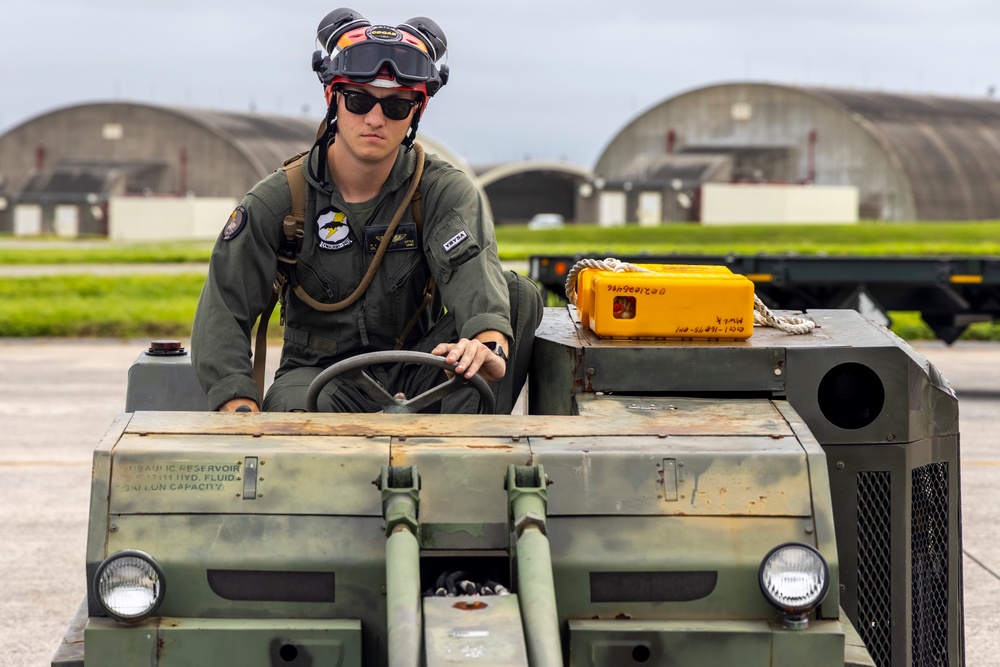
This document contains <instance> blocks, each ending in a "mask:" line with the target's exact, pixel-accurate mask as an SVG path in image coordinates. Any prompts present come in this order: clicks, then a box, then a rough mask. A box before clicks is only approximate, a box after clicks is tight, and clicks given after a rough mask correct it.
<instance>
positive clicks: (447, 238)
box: [427, 221, 482, 283]
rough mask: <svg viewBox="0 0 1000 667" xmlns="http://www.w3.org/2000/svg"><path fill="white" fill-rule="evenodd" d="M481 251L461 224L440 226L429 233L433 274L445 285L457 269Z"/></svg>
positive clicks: (474, 238) (429, 249) (429, 253)
mask: <svg viewBox="0 0 1000 667" xmlns="http://www.w3.org/2000/svg"><path fill="white" fill-rule="evenodd" d="M456 222H457V221H456ZM481 251H482V248H481V247H480V245H479V242H478V241H477V240H476V237H475V236H473V235H472V233H470V232H469V231H468V230H467V229H465V228H464V227H463V226H462V225H461V224H447V223H446V224H442V225H441V226H440V227H438V228H437V229H435V230H434V231H433V232H432V233H431V235H430V238H429V239H428V244H427V253H428V255H429V256H430V260H431V264H432V266H433V267H434V268H435V271H434V273H435V275H436V276H437V278H438V280H439V281H441V282H445V283H446V282H448V281H449V280H450V279H451V276H452V274H453V273H454V272H455V270H456V269H458V267H460V266H462V265H463V264H465V263H466V262H468V261H469V260H471V259H475V258H476V257H478V256H479V253H480V252H481Z"/></svg>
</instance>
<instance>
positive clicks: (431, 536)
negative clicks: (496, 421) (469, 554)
mask: <svg viewBox="0 0 1000 667" xmlns="http://www.w3.org/2000/svg"><path fill="white" fill-rule="evenodd" d="M530 462H531V452H530V450H529V448H528V440H527V438H519V439H517V440H515V439H512V438H473V437H457V436H456V437H450V438H405V439H400V440H394V441H393V443H392V465H394V466H414V465H415V466H416V467H417V472H418V473H419V475H420V484H421V492H420V541H421V546H422V547H423V548H425V549H459V548H465V549H470V548H471V549H506V548H507V547H508V543H509V530H508V527H507V516H508V514H509V509H508V504H507V491H506V490H505V489H504V480H505V477H506V474H507V468H508V466H510V465H519V466H520V465H529V464H530Z"/></svg>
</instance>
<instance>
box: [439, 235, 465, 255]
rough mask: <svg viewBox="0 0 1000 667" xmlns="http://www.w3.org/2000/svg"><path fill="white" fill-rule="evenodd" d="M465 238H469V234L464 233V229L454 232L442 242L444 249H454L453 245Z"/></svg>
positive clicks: (446, 250)
mask: <svg viewBox="0 0 1000 667" xmlns="http://www.w3.org/2000/svg"><path fill="white" fill-rule="evenodd" d="M467 238H469V235H468V234H466V233H465V230H462V231H460V232H459V233H458V234H455V235H454V236H452V237H451V238H450V239H448V240H447V241H445V242H444V251H445V252H451V251H452V250H454V249H455V246H457V245H458V244H459V243H461V242H462V241H464V240H465V239H467Z"/></svg>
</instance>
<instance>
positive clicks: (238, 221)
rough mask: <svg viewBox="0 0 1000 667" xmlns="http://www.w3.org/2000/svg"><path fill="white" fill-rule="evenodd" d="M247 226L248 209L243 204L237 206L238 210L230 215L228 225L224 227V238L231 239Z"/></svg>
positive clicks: (225, 239)
mask: <svg viewBox="0 0 1000 667" xmlns="http://www.w3.org/2000/svg"><path fill="white" fill-rule="evenodd" d="M246 226H247V210H246V209H245V208H243V207H242V206H237V207H236V210H235V211H233V213H232V215H230V216H229V221H228V222H227V223H226V226H225V227H224V228H223V229H222V240H224V241H231V240H232V239H233V238H234V237H235V236H236V235H237V234H239V233H240V232H242V231H243V228H244V227H246Z"/></svg>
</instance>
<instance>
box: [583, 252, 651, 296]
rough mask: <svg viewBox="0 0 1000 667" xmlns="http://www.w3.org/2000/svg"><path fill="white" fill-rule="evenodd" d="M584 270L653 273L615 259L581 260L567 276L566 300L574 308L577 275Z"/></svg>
mask: <svg viewBox="0 0 1000 667" xmlns="http://www.w3.org/2000/svg"><path fill="white" fill-rule="evenodd" d="M584 269H601V270H602V271H614V272H615V273H652V271H650V270H649V269H644V268H643V267H641V266H639V265H637V264H629V263H628V262H623V261H621V260H618V259H615V258H614V257H608V258H607V259H589V258H587V259H581V260H580V261H578V262H577V263H576V264H574V265H573V268H572V269H570V270H569V273H567V274H566V298H567V299H569V302H570V303H572V304H573V305H574V306H575V305H576V274H578V273H580V271H583V270H584Z"/></svg>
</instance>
